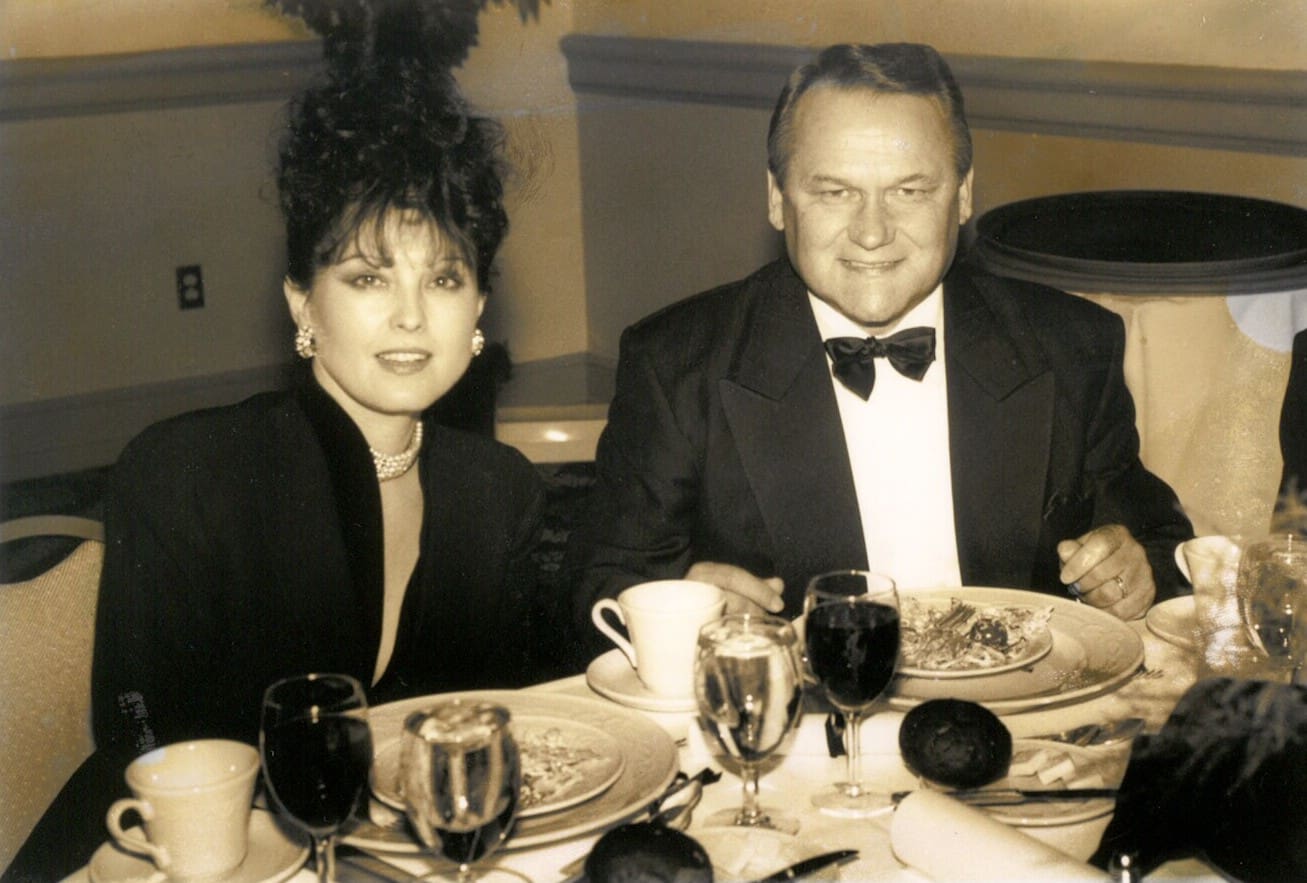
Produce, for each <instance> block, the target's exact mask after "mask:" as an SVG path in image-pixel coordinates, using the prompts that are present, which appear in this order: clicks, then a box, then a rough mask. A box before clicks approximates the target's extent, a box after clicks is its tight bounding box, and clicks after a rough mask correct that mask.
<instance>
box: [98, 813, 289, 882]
mask: <svg viewBox="0 0 1307 883" xmlns="http://www.w3.org/2000/svg"><path fill="white" fill-rule="evenodd" d="M128 831H129V833H132V834H134V835H135V836H137V837H141V836H143V834H142V832H141V830H140V828H130V829H128ZM308 857H309V847H308V845H307V844H306V843H305V842H304V838H303V836H302V835H300V834H298V833H292V832H291V831H290V829H289V827H283V825H282V824H281V823H280V822H279V821H278V819H277V817H276V816H275V815H273V814H272V813H270V812H267V811H265V810H261V809H256V810H254V811H253V812H252V813H250V846H249V851H247V852H246V853H245V860H244V861H243V862H241V863H240V864H239V865H238V866H237V867H236V870H234V871H232V872H231V873H230V874H228V875H227V876H225V877H223V878H222V883H279V881H281V880H285V879H286V878H287V877H290V876H291V875H292V874H294V873H295V872H296V871H298V870H299V869H300V868H301V867H302V866H303V865H304V862H305V861H307V860H308ZM88 870H89V872H90V877H91V883H127V881H143V880H152V879H155V877H156V875H157V878H158V879H159V880H163V879H165V877H164V874H163V872H162V871H160V870H158V868H156V867H155V866H154V863H153V862H151V861H150V860H149V859H148V858H146V857H145V856H141V855H137V854H136V853H132V852H127V851H126V850H124V849H122V848H121V847H119V846H118V844H117V843H115V842H114V841H112V840H110V841H109V842H107V843H105V844H103V845H102V846H101V847H100V848H99V849H97V850H96V851H95V855H93V856H91V864H90V867H89V869H88Z"/></svg>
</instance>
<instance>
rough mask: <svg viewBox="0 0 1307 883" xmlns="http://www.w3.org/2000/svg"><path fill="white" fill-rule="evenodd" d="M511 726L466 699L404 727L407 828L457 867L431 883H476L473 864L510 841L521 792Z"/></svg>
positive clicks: (492, 709) (495, 711)
mask: <svg viewBox="0 0 1307 883" xmlns="http://www.w3.org/2000/svg"><path fill="white" fill-rule="evenodd" d="M509 721H510V715H509V712H508V709H506V708H504V707H503V706H500V705H494V704H491V703H488V702H477V701H473V700H464V699H451V700H448V701H445V702H442V703H440V704H438V705H435V706H432V707H431V708H428V709H426V710H424V711H418V712H414V713H413V714H411V715H409V716H408V718H407V719H405V721H404V732H403V736H402V740H403V742H402V746H401V760H400V764H401V766H400V777H401V782H402V788H403V793H404V802H405V804H406V805H407V812H408V820H409V824H410V825H411V826H412V828H413V831H414V833H416V834H417V836H418V839H419V840H420V841H421V843H422V845H423V846H425V847H426V848H427V849H428V850H430V851H431V853H432V854H433V855H434V856H435V857H436V858H437V859H443V860H445V861H447V862H452V863H453V864H454V865H455V868H454V869H453V870H452V875H445V876H436V877H435V878H434V879H452V880H457V881H459V883H465V881H469V880H475V879H477V876H478V875H477V873H476V869H475V866H476V864H477V863H478V862H480V861H481V860H482V859H484V858H485V857H486V856H487V855H489V854H490V853H492V852H493V851H495V850H496V849H498V848H499V846H500V845H501V844H502V843H503V842H504V841H505V840H506V839H507V838H508V835H509V832H510V830H511V828H512V825H513V821H514V819H515V818H516V817H517V809H518V802H519V800H520V793H521V788H522V765H521V759H520V756H519V753H518V747H517V743H516V742H515V741H514V740H513V735H512V732H511V731H510V730H509ZM424 879H431V878H424Z"/></svg>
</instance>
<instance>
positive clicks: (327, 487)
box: [12, 4, 547, 879]
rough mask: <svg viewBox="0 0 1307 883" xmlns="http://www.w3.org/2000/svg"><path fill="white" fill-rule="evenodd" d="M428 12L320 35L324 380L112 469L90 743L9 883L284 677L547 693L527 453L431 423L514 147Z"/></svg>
mask: <svg viewBox="0 0 1307 883" xmlns="http://www.w3.org/2000/svg"><path fill="white" fill-rule="evenodd" d="M387 8H391V9H400V8H401V5H399V4H390V5H389V7H387ZM416 8H417V5H416V4H415V5H414V6H412V7H409V8H408V9H407V10H406V11H407V12H408V13H409V14H410V18H408V19H405V18H403V17H402V16H401V17H400V18H398V19H395V18H392V19H391V20H389V21H388V22H387V21H377V22H372V23H370V24H369V30H368V31H367V32H366V33H345V34H341V33H334V34H330V35H327V36H328V40H327V43H326V46H327V51H328V60H329V63H330V64H329V71H330V75H329V78H328V82H326V83H325V84H323V85H322V86H321V87H319V88H315V89H313V90H310V91H308V92H306V93H305V94H304V95H303V96H301V97H300V98H299V99H298V100H297V101H296V102H295V103H294V105H293V107H292V113H291V120H290V127H289V131H288V134H287V136H286V138H285V141H284V143H283V145H282V149H281V156H280V169H279V180H278V184H279V190H280V196H281V206H282V209H283V213H284V215H285V221H286V233H287V249H288V269H287V273H286V279H285V284H284V294H285V298H286V303H287V305H288V307H289V310H290V315H291V318H292V319H293V320H294V323H295V326H296V332H295V339H294V345H295V349H296V351H297V352H298V353H299V355H300V356H301V357H303V358H304V359H306V360H307V361H308V362H309V363H310V365H311V372H310V373H311V380H310V381H309V382H306V383H305V384H304V385H303V388H299V389H295V390H293V391H289V392H274V393H266V394H262V395H258V396H255V397H253V398H250V399H248V400H246V401H244V402H241V403H239V404H236V405H232V406H228V407H222V408H216V409H210V410H205V411H199V412H195V413H190V414H186V415H183V416H180V417H177V418H174V419H171V420H168V421H166V422H164V423H161V424H158V425H156V426H153V427H151V428H150V429H148V430H146V431H145V432H144V433H142V434H141V435H140V436H139V437H138V438H136V439H135V440H134V441H133V442H131V444H130V445H129V446H128V447H127V448H126V450H125V451H124V452H123V454H122V456H121V458H120V460H119V462H118V464H117V466H116V468H115V470H114V475H113V478H112V481H111V487H110V491H109V495H108V499H107V501H106V507H105V511H106V525H105V526H106V533H107V545H106V553H105V564H104V571H103V576H102V582H101V589H100V598H99V607H98V610H97V614H96V616H97V619H96V646H95V657H94V665H93V676H92V693H93V696H92V699H93V713H94V730H95V738H96V744H97V753H96V755H95V756H94V757H93V758H92V759H91V760H90V761H88V762H87V764H86V765H84V766H83V768H82V769H81V770H79V771H78V774H77V775H76V776H74V778H73V780H72V781H71V782H70V783H69V785H68V786H67V787H66V788H65V789H64V791H63V793H61V795H60V796H59V798H58V799H57V800H56V803H55V806H54V807H53V808H52V810H51V812H50V813H48V814H47V817H46V819H43V821H42V823H41V825H40V826H39V827H38V829H37V832H36V833H35V835H34V837H33V838H32V839H30V840H29V842H28V844H27V846H26V847H25V848H24V851H23V853H22V854H21V855H20V856H19V858H18V859H17V860H16V861H15V864H14V866H13V869H12V870H13V871H14V873H15V874H16V875H17V876H14V877H12V879H25V878H26V877H25V876H24V875H26V874H32V875H33V876H35V878H37V879H58V878H60V877H62V876H63V875H64V874H65V873H67V872H69V871H70V870H72V869H75V868H77V867H80V866H81V865H83V864H85V862H86V861H87V860H88V859H89V858H90V855H91V852H92V851H93V850H94V848H95V847H96V846H97V845H98V844H99V843H100V842H102V841H103V839H104V837H105V831H104V828H103V818H104V809H105V808H106V807H107V805H108V802H109V801H110V800H112V799H113V798H115V797H117V796H121V795H122V793H123V783H122V771H123V768H124V767H125V765H126V762H127V761H128V760H129V759H130V758H131V757H133V756H135V755H137V754H139V753H141V752H144V751H146V750H148V749H150V748H152V747H155V746H158V745H164V744H167V743H170V742H175V741H179V740H183V739H189V738H197V737H226V738H235V739H240V740H243V741H246V742H255V741H257V737H258V723H259V713H260V700H261V696H262V692H263V690H264V688H265V687H266V686H267V685H268V684H269V683H271V682H272V681H274V680H277V679H279V678H281V677H284V676H288V675H293V674H298V673H303V672H308V671H338V672H345V673H348V674H352V675H354V676H355V677H357V678H358V679H359V680H360V682H362V683H363V684H365V685H366V686H367V687H368V688H369V694H370V699H371V701H372V702H374V703H376V702H383V701H386V700H389V699H394V698H398V697H403V696H411V695H418V694H423V693H428V692H435V691H444V690H456V689H466V688H483V687H509V686H516V685H520V684H523V683H527V682H530V681H533V680H536V679H538V678H539V674H538V673H537V672H535V671H534V670H533V668H532V665H533V661H534V659H535V658H538V657H537V654H536V653H535V651H536V649H537V648H538V646H539V642H538V641H537V640H536V638H537V636H538V635H539V633H540V632H541V631H543V630H544V629H543V628H542V627H541V623H540V618H539V617H540V613H541V611H542V610H543V609H544V608H545V607H546V606H547V604H546V603H543V602H544V600H546V599H540V598H539V597H538V596H537V595H536V594H535V592H534V580H533V574H534V572H535V567H534V565H533V562H532V561H531V560H530V553H531V551H532V547H533V542H534V540H535V538H536V534H537V532H538V526H539V518H540V515H541V511H542V506H543V492H542V486H541V483H540V481H539V479H538V477H537V474H536V472H535V470H534V468H533V467H532V466H531V464H530V463H528V462H527V461H526V459H525V458H524V457H522V456H521V455H520V454H519V453H517V452H516V451H514V450H513V449H511V448H508V447H505V446H502V445H500V444H498V443H496V442H494V441H493V440H491V439H489V438H487V437H484V436H481V435H474V434H469V433H464V432H461V431H457V430H452V429H448V428H445V427H442V426H441V425H438V424H436V423H435V422H433V421H432V420H430V418H429V417H428V418H427V419H424V417H423V415H424V412H425V411H427V409H428V408H429V407H430V406H431V405H432V404H433V403H434V402H436V401H437V400H438V399H439V398H440V397H441V396H442V395H444V394H445V393H446V392H447V391H448V390H449V389H450V388H451V387H452V386H453V385H454V384H455V382H456V381H457V380H458V379H459V378H460V377H461V376H462V375H463V373H464V372H465V371H466V370H467V368H468V366H469V363H470V362H471V360H472V359H473V358H475V357H476V355H477V353H478V352H479V351H480V349H481V347H482V345H483V344H484V338H483V335H482V334H481V332H480V330H479V329H478V328H477V321H478V318H479V317H480V315H481V312H482V309H483V307H484V305H485V299H486V294H487V292H488V291H489V288H490V285H489V279H490V268H491V264H492V261H493V258H494V255H495V252H496V249H497V248H498V246H499V244H500V241H501V239H502V238H503V235H504V232H505V229H506V225H507V218H506V215H505V213H504V209H503V206H502V201H501V197H502V184H501V180H500V160H499V156H500V146H501V139H500V134H499V131H498V129H497V128H496V127H495V126H494V125H492V124H491V123H490V122H488V121H486V120H483V119H478V118H475V117H472V116H470V115H469V114H468V113H467V110H466V107H465V106H464V104H463V102H462V100H461V98H460V96H459V95H458V93H457V90H456V88H455V87H454V85H453V80H452V79H451V78H450V76H449V73H448V68H447V66H442V65H441V64H439V63H438V61H437V62H436V63H433V61H432V59H430V58H429V57H425V56H424V55H423V53H424V52H425V51H426V49H425V46H426V45H428V43H427V41H425V40H424V39H422V36H423V35H422V33H421V28H420V27H415V26H414V22H413V20H412V19H411V15H412V13H413V10H414V9H416ZM419 24H420V23H419ZM386 27H389V28H390V30H389V33H388V34H387V33H385V32H384V31H385V28H386ZM382 46H384V47H385V51H384V52H382V51H381V48H380V47H382ZM342 47H343V48H342ZM333 52H334V54H333ZM540 655H541V656H543V654H540ZM19 868H21V869H22V870H18V869H19ZM32 869H37V870H36V871H33V870H32Z"/></svg>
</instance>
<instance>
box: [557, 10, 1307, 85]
mask: <svg viewBox="0 0 1307 883" xmlns="http://www.w3.org/2000/svg"><path fill="white" fill-rule="evenodd" d="M576 30H577V32H579V33H586V34H605V35H609V36H624V37H664V38H666V37H671V38H681V39H692V40H720V41H726V42H739V43H774V44H780V45H789V44H794V45H803V46H821V45H825V44H827V43H840V42H847V41H857V42H867V43H886V42H894V41H900V40H904V41H910V42H917V43H930V44H931V45H933V46H935V47H936V48H937V49H939V50H940V51H941V52H944V53H946V54H948V53H953V54H966V55H998V56H1012V57H1017V58H1020V57H1031V58H1079V59H1093V60H1099V61H1127V62H1132V61H1133V62H1149V63H1153V64H1187V65H1210V66H1213V67H1231V68H1269V69H1282V70H1301V69H1302V68H1303V64H1304V54H1305V53H1307V7H1304V5H1303V4H1302V3H1300V2H1297V0H1168V2H1165V3H1158V2H1147V0H1094V2H1092V3H1086V2H1084V0H804V2H798V0H711V2H692V0H671V2H669V0H598V2H589V3H578V4H577V8H576Z"/></svg>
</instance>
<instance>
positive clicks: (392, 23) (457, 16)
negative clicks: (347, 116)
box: [265, 0, 540, 78]
mask: <svg viewBox="0 0 1307 883" xmlns="http://www.w3.org/2000/svg"><path fill="white" fill-rule="evenodd" d="M265 3H266V5H268V6H270V7H272V8H273V9H276V10H278V11H280V12H282V13H284V14H285V15H289V16H293V17H296V18H299V19H302V20H303V21H304V23H305V24H306V25H308V27H309V28H310V29H311V30H313V31H314V32H316V33H317V34H319V35H321V37H322V54H323V58H324V60H325V61H326V63H327V68H328V72H329V73H330V74H331V75H332V76H333V77H335V78H341V77H345V76H350V75H355V74H357V73H358V72H359V71H377V72H379V73H383V74H384V73H387V72H391V71H394V70H395V69H397V68H405V67H410V66H420V67H423V68H426V69H427V70H428V72H431V73H435V72H437V71H441V70H444V71H448V70H449V69H451V68H455V67H458V66H459V65H461V64H462V63H463V62H464V61H465V60H466V59H467V56H468V52H469V51H470V50H471V49H472V47H473V46H475V45H477V31H478V27H477V17H478V16H479V14H480V13H481V11H482V10H483V9H485V8H486V7H488V6H492V5H494V6H505V5H512V6H515V7H516V8H517V10H518V15H519V16H520V17H521V18H522V20H523V21H526V20H527V19H528V18H533V17H534V18H538V17H539V14H540V0H265Z"/></svg>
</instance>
